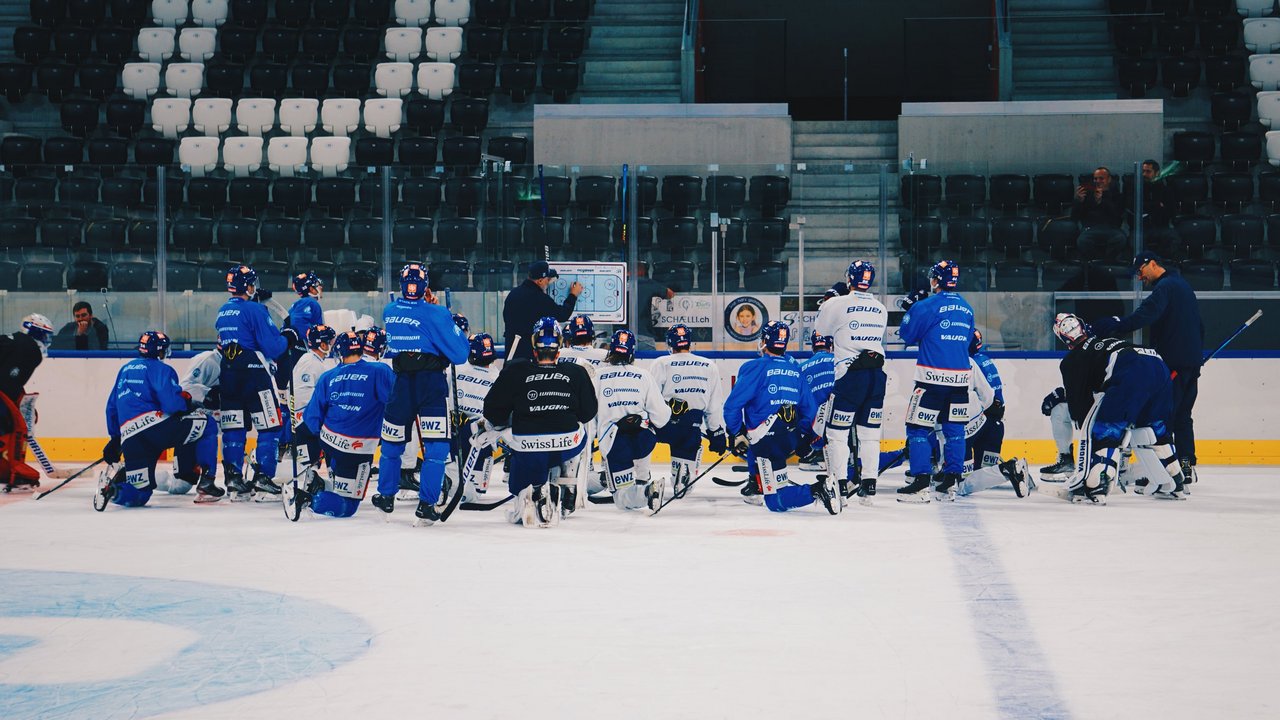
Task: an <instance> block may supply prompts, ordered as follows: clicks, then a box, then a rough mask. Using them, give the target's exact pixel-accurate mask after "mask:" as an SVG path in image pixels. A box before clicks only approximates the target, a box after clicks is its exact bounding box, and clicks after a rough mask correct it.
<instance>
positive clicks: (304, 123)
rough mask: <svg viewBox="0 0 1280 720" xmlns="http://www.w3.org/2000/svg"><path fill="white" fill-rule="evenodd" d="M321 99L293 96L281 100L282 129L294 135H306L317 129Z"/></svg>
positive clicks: (280, 118) (280, 117) (280, 116)
mask: <svg viewBox="0 0 1280 720" xmlns="http://www.w3.org/2000/svg"><path fill="white" fill-rule="evenodd" d="M319 114H320V101H319V100H316V99H315V98H291V99H287V100H282V101H280V112H279V120H280V130H282V131H283V132H285V133H288V134H289V135H292V136H294V137H305V136H306V135H308V134H309V133H311V132H312V131H313V130H315V129H316V124H317V122H318V118H319Z"/></svg>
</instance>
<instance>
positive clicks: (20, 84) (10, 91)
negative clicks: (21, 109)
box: [0, 62, 32, 103]
mask: <svg viewBox="0 0 1280 720" xmlns="http://www.w3.org/2000/svg"><path fill="white" fill-rule="evenodd" d="M31 73H32V66H30V65H27V64H26V63H11V62H7V63H0V93H3V94H4V96H5V99H6V100H8V101H9V102H11V103H18V102H22V101H23V100H24V99H25V98H26V97H27V95H28V94H30V93H31Z"/></svg>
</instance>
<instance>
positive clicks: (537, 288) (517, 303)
mask: <svg viewBox="0 0 1280 720" xmlns="http://www.w3.org/2000/svg"><path fill="white" fill-rule="evenodd" d="M559 276H560V274H559V273H557V272H556V271H555V268H553V267H551V265H550V264H549V263H548V262H547V261H546V260H535V261H534V262H531V263H529V277H528V278H527V279H526V280H525V281H524V282H522V283H520V285H519V286H517V287H516V288H515V289H513V290H512V291H511V292H510V293H509V294H508V295H507V302H506V304H504V305H503V306H502V321H503V323H504V324H505V326H506V327H505V328H503V332H502V337H503V339H504V340H505V341H506V344H507V354H508V356H509V357H511V358H512V359H517V358H523V359H525V360H532V359H533V346H532V345H530V344H529V338H528V337H527V335H528V332H529V328H531V327H533V326H534V324H535V323H537V322H538V319H539V318H543V317H553V318H555V319H556V320H558V321H559V322H564V321H566V320H568V319H569V317H570V316H571V315H573V308H574V307H575V306H576V305H577V304H578V294H579V293H581V292H582V283H580V282H576V281H575V282H574V283H573V284H572V285H570V286H569V297H567V298H565V299H564V304H563V305H558V304H556V301H555V300H553V299H552V298H551V296H550V295H548V294H547V287H548V286H549V285H551V281H552V280H554V279H555V278H557V277H559ZM522 336H524V337H522ZM513 345H514V347H515V352H514V354H512V351H511V348H512V347H513Z"/></svg>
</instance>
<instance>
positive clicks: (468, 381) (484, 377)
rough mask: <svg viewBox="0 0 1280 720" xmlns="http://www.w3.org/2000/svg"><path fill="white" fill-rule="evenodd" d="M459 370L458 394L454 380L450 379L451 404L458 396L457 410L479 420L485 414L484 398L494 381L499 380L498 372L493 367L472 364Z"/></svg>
mask: <svg viewBox="0 0 1280 720" xmlns="http://www.w3.org/2000/svg"><path fill="white" fill-rule="evenodd" d="M457 368H458V369H457V375H458V392H457V393H456V394H455V393H454V392H453V378H452V377H450V378H449V403H450V404H452V403H453V398H454V397H455V396H456V397H457V399H458V407H457V408H455V409H457V410H461V411H462V412H464V413H466V414H467V417H470V418H478V417H480V416H482V415H483V414H484V398H485V396H486V395H488V394H489V388H490V387H492V386H493V381H494V380H497V379H498V371H497V370H495V369H494V367H493V366H492V365H489V366H488V367H482V366H480V365H472V364H471V363H463V364H461V365H458V366H457ZM450 375H452V373H450Z"/></svg>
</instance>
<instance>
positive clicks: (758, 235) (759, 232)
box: [746, 218, 791, 257]
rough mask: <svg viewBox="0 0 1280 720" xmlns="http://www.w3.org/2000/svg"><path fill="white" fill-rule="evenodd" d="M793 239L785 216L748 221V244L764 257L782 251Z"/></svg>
mask: <svg viewBox="0 0 1280 720" xmlns="http://www.w3.org/2000/svg"><path fill="white" fill-rule="evenodd" d="M790 239H791V231H790V229H789V228H788V227H787V221H786V220H784V219H783V218H760V219H753V220H748V221H747V227H746V244H747V247H750V248H755V249H756V250H757V252H758V254H759V255H761V256H763V257H768V256H771V255H772V254H774V253H777V252H780V251H781V250H782V249H783V248H785V247H786V246H787V241H788V240H790Z"/></svg>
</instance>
